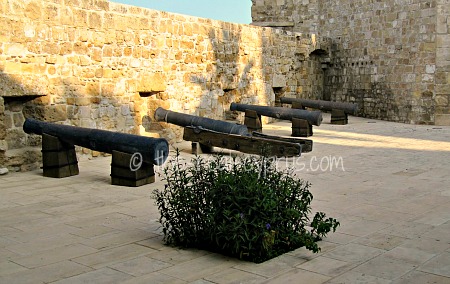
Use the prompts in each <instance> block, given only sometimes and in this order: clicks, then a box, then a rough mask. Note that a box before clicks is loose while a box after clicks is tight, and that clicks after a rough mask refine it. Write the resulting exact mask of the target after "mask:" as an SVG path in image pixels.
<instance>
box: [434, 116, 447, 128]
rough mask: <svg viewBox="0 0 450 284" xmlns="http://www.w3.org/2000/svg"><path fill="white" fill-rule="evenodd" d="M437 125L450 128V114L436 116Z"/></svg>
mask: <svg viewBox="0 0 450 284" xmlns="http://www.w3.org/2000/svg"><path fill="white" fill-rule="evenodd" d="M434 124H435V125H442V126H450V114H436V116H435V119H434Z"/></svg>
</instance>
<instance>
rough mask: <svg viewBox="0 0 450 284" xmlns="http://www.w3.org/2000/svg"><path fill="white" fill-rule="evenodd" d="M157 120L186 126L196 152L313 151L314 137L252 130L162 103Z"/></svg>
mask: <svg viewBox="0 0 450 284" xmlns="http://www.w3.org/2000/svg"><path fill="white" fill-rule="evenodd" d="M155 120H156V121H165V122H168V123H171V124H175V125H178V126H181V127H184V133H183V139H184V140H186V141H191V142H192V152H193V153H198V152H199V151H202V152H203V153H210V152H212V150H213V147H220V148H225V149H230V150H235V151H240V152H244V153H248V154H256V155H269V156H278V157H292V156H300V155H301V153H302V152H310V151H312V141H311V140H306V139H295V138H285V137H277V136H269V135H265V134H262V133H256V132H251V133H249V130H248V128H247V127H246V126H245V125H241V124H236V123H232V122H227V121H220V120H215V119H210V118H204V117H199V116H195V115H189V114H184V113H179V112H174V111H169V110H166V109H164V108H161V107H160V108H158V109H157V110H156V112H155Z"/></svg>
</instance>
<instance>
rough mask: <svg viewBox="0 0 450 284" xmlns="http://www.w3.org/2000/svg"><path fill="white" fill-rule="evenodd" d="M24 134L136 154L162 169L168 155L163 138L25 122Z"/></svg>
mask: <svg viewBox="0 0 450 284" xmlns="http://www.w3.org/2000/svg"><path fill="white" fill-rule="evenodd" d="M23 130H24V131H25V132H26V133H29V134H31V133H33V134H38V135H42V134H48V135H52V136H55V137H58V138H59V139H60V140H61V141H63V142H65V143H68V144H71V145H78V146H81V147H85V148H89V149H91V150H94V151H99V152H104V153H109V154H112V151H114V150H115V151H120V152H124V153H128V154H135V153H139V154H141V156H142V159H143V160H144V161H145V162H149V163H152V164H153V165H158V166H159V165H162V164H163V163H164V162H165V161H166V159H167V157H168V155H169V144H168V143H167V140H166V139H163V138H150V137H144V136H139V135H133V134H126V133H120V132H112V131H106V130H98V129H91V128H83V127H76V126H70V125H61V124H55V123H49V122H43V121H39V120H36V119H32V118H27V119H26V120H25V123H24V124H23Z"/></svg>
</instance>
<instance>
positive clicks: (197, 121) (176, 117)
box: [155, 107, 250, 135]
mask: <svg viewBox="0 0 450 284" xmlns="http://www.w3.org/2000/svg"><path fill="white" fill-rule="evenodd" d="M155 119H156V121H165V122H168V123H172V124H175V125H178V126H182V127H187V126H196V127H201V128H204V129H208V130H212V131H216V132H221V133H227V134H236V135H250V134H249V131H248V128H247V126H245V125H241V124H237V123H231V122H227V121H221V120H216V119H211V118H207V117H200V116H196V115H190V114H185V113H180V112H175V111H170V110H166V109H164V108H162V107H158V108H157V109H156V111H155Z"/></svg>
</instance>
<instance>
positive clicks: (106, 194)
mask: <svg viewBox="0 0 450 284" xmlns="http://www.w3.org/2000/svg"><path fill="white" fill-rule="evenodd" d="M327 116H329V115H327V114H324V121H329V120H328V117H327ZM264 132H266V133H270V134H276V135H286V136H289V135H290V132H291V125H290V124H289V123H287V122H283V121H280V122H276V123H273V124H270V125H266V126H264ZM310 139H312V140H313V141H314V149H313V151H312V152H311V153H306V154H303V155H302V157H300V158H297V159H292V158H291V159H280V160H279V161H278V162H279V165H280V167H285V166H286V165H288V166H289V165H291V166H292V165H294V166H295V169H296V171H295V172H296V174H297V175H298V176H299V177H301V178H303V179H305V180H308V181H309V182H311V183H312V187H311V191H312V193H313V195H314V201H313V203H312V207H313V210H314V211H319V210H320V211H324V212H326V213H327V214H328V215H329V216H331V217H335V218H337V219H338V220H339V221H340V222H341V227H339V228H338V231H337V232H336V233H334V234H330V235H329V236H328V237H327V238H326V239H324V240H323V241H321V242H320V245H321V246H322V251H321V252H320V253H318V254H314V253H312V252H310V251H308V250H306V249H304V248H300V249H297V250H295V251H292V252H289V253H287V254H284V255H282V256H279V257H277V258H274V259H272V260H269V261H266V262H264V263H260V264H254V263H248V262H242V261H239V260H236V259H230V258H227V257H223V256H220V255H217V254H213V253H210V252H206V251H201V250H193V249H190V250H182V249H177V248H172V247H167V246H165V245H164V243H163V241H162V236H161V230H160V227H159V224H158V222H157V220H158V218H159V214H158V210H157V208H156V206H155V203H154V200H152V199H151V196H152V192H153V190H154V189H155V188H161V187H162V186H163V185H164V183H163V181H161V180H160V178H159V177H157V181H156V182H155V183H154V184H150V185H145V186H142V187H138V188H127V187H118V186H112V185H110V177H109V174H110V163H111V161H110V158H109V157H102V158H96V159H92V160H90V159H86V158H84V157H81V159H80V165H79V166H80V175H78V176H74V177H69V178H64V179H52V178H44V177H42V171H41V170H37V171H32V172H26V173H9V174H7V175H4V176H0V216H1V217H0V283H53V282H55V283H196V284H210V283H300V282H301V283H381V284H384V283H450V272H449V271H450V234H449V232H450V176H449V173H450V127H435V126H423V125H406V124H397V123H391V122H385V121H377V120H370V119H364V118H355V117H350V123H349V124H348V125H342V126H341V125H331V124H329V123H324V124H322V125H321V126H320V127H315V128H314V136H312V137H310ZM177 147H180V148H181V149H182V155H183V156H184V157H186V159H189V157H191V155H190V143H187V142H184V143H180V144H178V145H177ZM158 170H160V169H157V171H158Z"/></svg>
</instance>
